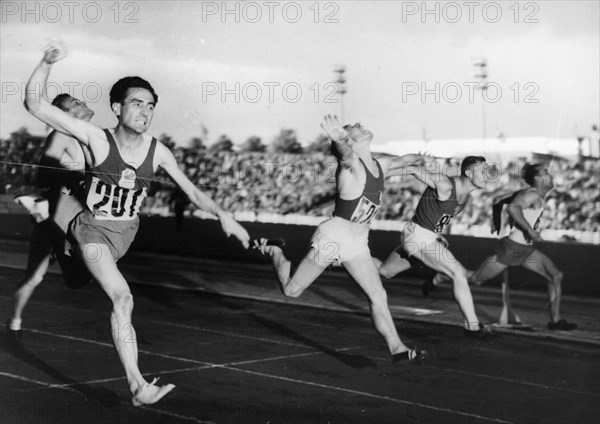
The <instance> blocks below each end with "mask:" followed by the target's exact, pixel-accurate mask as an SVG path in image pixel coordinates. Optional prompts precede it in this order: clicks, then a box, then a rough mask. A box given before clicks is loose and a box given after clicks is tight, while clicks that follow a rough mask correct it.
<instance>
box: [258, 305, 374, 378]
mask: <svg viewBox="0 0 600 424" xmlns="http://www.w3.org/2000/svg"><path fill="white" fill-rule="evenodd" d="M249 316H250V317H251V318H252V319H253V320H254V321H256V322H258V323H260V324H261V325H263V326H265V327H266V328H268V329H270V330H272V331H274V332H275V333H277V334H280V335H282V336H285V337H289V338H290V339H292V340H296V341H298V342H300V343H302V344H305V345H307V346H310V347H312V348H314V349H317V350H319V351H321V352H324V353H325V354H327V355H329V356H331V357H332V358H335V359H337V360H338V361H340V362H342V363H344V364H345V365H348V366H349V367H352V368H356V369H363V368H377V364H376V363H375V362H374V361H373V360H371V359H370V358H367V357H366V356H363V355H352V354H348V353H344V352H338V351H337V350H334V349H331V348H330V347H327V346H324V345H322V344H321V343H319V342H318V341H316V340H314V339H312V338H308V337H306V336H304V335H302V334H300V333H298V332H297V331H294V330H292V329H290V328H288V327H286V326H284V325H281V324H279V323H277V322H273V321H271V320H268V319H266V318H264V317H261V316H259V315H256V314H253V313H250V314H249Z"/></svg>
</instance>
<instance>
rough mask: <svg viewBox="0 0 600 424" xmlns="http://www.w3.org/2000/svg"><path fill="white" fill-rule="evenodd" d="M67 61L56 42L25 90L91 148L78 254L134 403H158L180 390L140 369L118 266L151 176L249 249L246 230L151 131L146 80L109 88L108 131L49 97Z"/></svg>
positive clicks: (74, 232) (76, 226)
mask: <svg viewBox="0 0 600 424" xmlns="http://www.w3.org/2000/svg"><path fill="white" fill-rule="evenodd" d="M64 56H65V48H64V46H63V45H62V44H60V43H59V42H52V43H51V44H50V45H49V46H48V47H47V48H46V51H45V54H44V57H43V59H42V61H41V62H40V64H39V65H38V66H37V67H36V68H35V70H34V71H33V74H32V75H31V77H30V79H29V82H28V83H27V87H26V93H27V94H26V98H25V105H26V107H27V109H28V111H29V112H30V113H32V114H33V115H34V116H35V117H37V118H38V119H40V120H41V121H42V122H44V123H46V124H48V125H50V126H51V127H53V128H55V129H56V130H58V131H60V132H63V133H65V134H68V135H71V136H73V137H76V138H77V139H78V140H79V141H80V142H81V143H83V144H84V145H86V146H89V148H90V151H91V156H92V158H93V159H92V163H91V168H92V170H93V173H92V174H90V178H89V179H88V180H87V187H86V189H87V199H86V204H87V208H86V210H85V211H84V212H82V213H80V214H79V215H78V216H77V218H76V219H75V220H74V221H73V223H72V224H71V225H70V235H71V236H72V239H73V240H74V241H75V243H76V249H75V250H76V251H78V252H79V254H80V255H81V257H82V258H83V260H84V262H85V264H86V266H87V267H88V269H89V270H90V272H91V273H92V275H93V276H94V278H95V279H96V280H97V281H98V284H99V285H100V287H102V289H103V290H104V291H105V293H106V294H107V296H108V297H109V298H110V300H111V302H112V307H113V308H112V313H111V328H112V329H113V331H112V337H113V341H114V344H115V348H116V350H117V353H118V355H119V359H120V361H121V364H122V366H123V368H124V370H125V374H126V377H127V383H128V385H129V390H130V392H131V394H132V403H133V404H134V405H135V406H139V405H148V404H153V403H155V402H158V401H159V400H160V399H161V398H163V397H164V396H165V395H166V394H167V393H169V392H170V391H171V390H172V389H173V388H174V387H175V386H174V385H172V384H167V385H164V386H156V385H155V383H156V380H157V379H154V380H153V381H152V382H151V383H148V382H147V381H146V379H145V378H144V377H143V376H142V374H141V372H140V369H139V367H138V350H137V339H136V334H135V330H134V328H133V326H132V324H131V322H132V321H131V313H132V309H133V297H132V295H131V291H130V289H129V286H128V284H127V281H126V280H125V278H124V277H123V275H122V274H121V272H120V271H119V269H118V268H117V260H118V259H119V258H120V257H122V256H123V254H125V252H126V251H127V249H128V248H129V245H130V244H131V241H132V240H133V238H134V237H135V234H136V232H137V228H138V220H139V218H138V216H137V214H138V212H139V209H140V206H141V202H142V201H143V198H144V197H145V196H146V190H147V185H148V184H149V178H150V177H152V176H153V175H154V173H155V172H156V170H157V169H158V167H162V168H163V169H164V170H165V171H166V172H167V174H169V176H170V177H171V178H172V179H173V180H174V181H175V183H177V185H179V187H181V189H182V190H183V191H184V192H185V193H186V195H187V196H188V197H189V198H190V201H191V202H192V203H193V204H194V205H195V206H196V207H198V208H200V209H202V210H204V211H206V212H209V213H211V214H213V215H215V216H217V218H218V219H219V220H220V222H221V226H222V228H223V231H224V232H225V233H226V234H227V235H228V236H229V235H234V236H235V237H236V238H237V239H238V240H239V241H240V242H241V243H242V244H243V245H244V247H248V243H249V236H248V233H247V232H246V230H245V229H244V228H243V227H242V226H241V225H240V224H238V223H237V222H236V221H235V220H234V219H233V217H232V216H231V215H230V214H228V213H226V212H224V211H223V210H222V209H221V208H219V206H218V205H217V204H216V203H215V202H214V201H213V200H212V199H211V198H210V197H208V196H207V195H206V194H204V193H203V192H201V191H200V190H198V189H197V188H196V187H195V186H194V184H193V183H192V182H191V181H190V180H189V179H188V178H187V177H186V176H185V174H184V173H183V172H182V171H181V170H180V169H179V167H178V165H177V162H176V160H175V158H174V156H173V154H172V153H171V152H170V150H169V149H168V148H167V147H165V146H164V145H163V144H162V143H160V142H157V141H156V140H155V139H154V138H153V137H152V136H150V135H148V134H146V131H147V130H148V128H149V126H150V123H151V121H152V117H153V115H154V107H155V106H156V103H157V101H158V96H157V95H156V93H155V92H154V89H153V88H152V86H151V85H150V84H149V83H148V82H147V81H145V80H143V79H142V78H139V77H126V78H123V79H121V80H119V81H117V83H116V84H115V85H114V86H113V87H112V89H111V90H110V105H111V108H112V111H113V113H114V114H115V115H116V116H117V118H118V124H117V126H116V127H115V128H114V129H111V130H103V129H101V128H99V127H96V126H94V125H91V124H89V123H87V122H85V121H82V120H78V119H75V118H72V117H71V116H69V115H67V114H66V113H64V112H63V111H61V110H60V109H58V108H56V107H54V106H52V105H51V104H50V103H48V102H46V101H45V100H44V97H43V96H42V93H41V91H42V88H43V87H45V86H46V82H47V80H48V75H49V73H50V69H51V67H52V64H53V63H54V62H55V61H57V60H60V59H61V58H62V57H64Z"/></svg>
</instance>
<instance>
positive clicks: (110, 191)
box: [86, 129, 156, 221]
mask: <svg viewBox="0 0 600 424" xmlns="http://www.w3.org/2000/svg"><path fill="white" fill-rule="evenodd" d="M104 133H105V134H106V139H107V140H108V144H109V150H108V156H107V157H106V159H105V160H104V162H102V163H101V164H100V165H98V166H96V167H95V168H92V169H91V170H90V171H89V172H88V174H87V178H86V190H87V192H86V205H87V207H88V209H89V210H90V211H91V212H92V213H93V214H94V217H95V218H96V219H102V220H111V221H129V220H132V219H135V218H136V217H137V215H138V213H139V211H140V207H141V206H142V203H143V202H144V199H145V198H146V196H147V195H148V188H149V187H150V183H151V178H152V177H153V176H154V167H153V162H154V151H155V150H156V139H155V138H152V141H151V142H150V148H149V149H148V154H147V156H146V158H145V159H144V161H143V162H142V164H141V165H140V166H138V167H137V168H135V167H133V166H132V165H130V164H128V163H126V162H125V161H124V160H123V158H122V157H121V154H120V153H119V149H118V147H117V143H116V142H115V140H114V138H113V136H112V134H111V133H110V131H108V130H106V129H105V130H104Z"/></svg>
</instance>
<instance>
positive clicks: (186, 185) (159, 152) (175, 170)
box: [156, 143, 250, 249]
mask: <svg viewBox="0 0 600 424" xmlns="http://www.w3.org/2000/svg"><path fill="white" fill-rule="evenodd" d="M156 158H157V163H158V165H159V166H160V167H162V168H163V169H164V170H165V171H166V172H167V174H169V176H170V177H171V178H173V180H174V181H175V182H176V183H177V185H178V186H179V187H180V188H181V190H183V192H184V193H185V194H186V195H187V196H188V198H189V199H190V201H191V202H192V203H193V204H194V206H196V207H197V208H199V209H201V210H203V211H205V212H208V213H210V214H213V215H215V216H216V217H217V218H218V219H219V221H221V227H222V228H223V232H224V233H225V234H227V237H229V236H231V235H233V236H235V237H236V238H237V239H238V240H239V241H240V242H241V243H242V245H243V246H244V247H245V248H246V249H247V248H248V246H249V244H250V236H249V235H248V232H247V231H246V229H244V227H242V226H241V225H240V224H239V223H238V222H237V221H236V220H235V219H233V217H232V215H231V214H230V213H228V212H225V211H224V210H222V209H221V208H220V207H219V205H217V204H216V203H215V202H214V201H213V200H212V199H211V198H210V197H209V196H207V195H206V194H205V193H203V192H201V191H200V190H198V189H197V188H196V186H194V184H193V183H192V182H191V181H190V180H189V179H188V178H187V177H186V176H185V174H184V173H183V172H182V171H181V169H179V166H178V165H177V161H176V160H175V157H174V156H173V154H172V153H171V152H170V150H169V149H167V148H166V147H165V146H164V145H163V144H162V143H158V144H157V146H156Z"/></svg>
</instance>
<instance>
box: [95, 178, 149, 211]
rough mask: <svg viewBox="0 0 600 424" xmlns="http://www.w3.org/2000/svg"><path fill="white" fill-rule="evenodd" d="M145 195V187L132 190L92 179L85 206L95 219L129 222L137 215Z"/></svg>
mask: <svg viewBox="0 0 600 424" xmlns="http://www.w3.org/2000/svg"><path fill="white" fill-rule="evenodd" d="M147 195H148V194H147V190H146V187H144V188H141V189H139V190H133V189H132V188H131V189H130V188H125V187H119V186H118V185H114V184H107V183H105V182H103V181H101V180H100V179H98V178H97V177H92V182H91V185H90V189H89V191H88V195H87V199H86V205H87V207H88V208H89V209H90V211H92V213H93V214H94V216H95V217H96V219H106V220H111V221H129V220H132V219H134V218H135V217H136V216H137V215H138V213H139V212H140V208H141V207H142V204H143V202H144V199H145V198H146V196H147Z"/></svg>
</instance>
